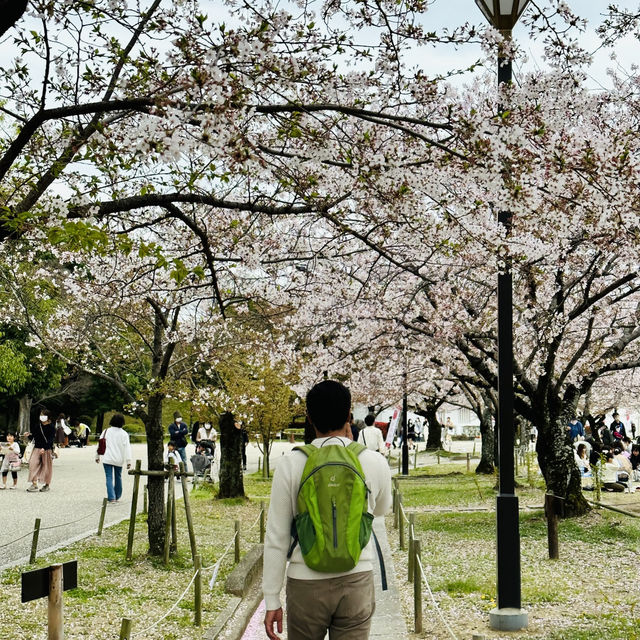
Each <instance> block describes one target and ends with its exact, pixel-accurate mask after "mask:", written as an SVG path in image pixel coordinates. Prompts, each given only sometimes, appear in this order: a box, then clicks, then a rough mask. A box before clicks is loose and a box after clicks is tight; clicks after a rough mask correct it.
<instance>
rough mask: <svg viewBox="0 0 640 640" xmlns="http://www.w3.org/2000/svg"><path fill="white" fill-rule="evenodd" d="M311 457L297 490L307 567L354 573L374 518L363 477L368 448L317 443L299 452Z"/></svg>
mask: <svg viewBox="0 0 640 640" xmlns="http://www.w3.org/2000/svg"><path fill="white" fill-rule="evenodd" d="M295 449H297V450H298V451H302V453H304V454H305V455H306V456H307V462H306V464H305V466H304V471H303V472H302V478H301V480H300V488H299V490H298V498H297V504H298V515H297V516H296V517H295V520H294V522H293V524H292V536H293V540H294V541H293V545H292V546H291V549H290V550H289V556H291V553H292V552H293V548H294V547H295V544H296V541H297V542H298V543H299V544H300V551H301V552H302V557H303V559H304V561H305V564H306V565H307V566H308V567H309V568H311V569H313V570H314V571H322V572H326V573H341V572H344V571H349V570H351V569H353V568H354V567H355V566H356V564H358V560H359V559H360V553H361V552H362V550H363V549H364V547H365V546H366V545H367V543H368V542H369V538H370V537H371V529H372V524H373V515H372V514H370V513H369V504H368V500H367V496H368V494H369V489H368V488H367V485H366V484H365V478H364V473H363V471H362V467H361V465H360V461H359V460H358V456H359V455H360V454H361V453H362V451H364V450H365V449H366V447H364V446H362V445H361V444H358V443H357V442H351V443H350V444H349V445H348V446H344V445H343V446H340V445H337V444H329V445H327V446H322V447H319V448H318V447H315V446H314V445H312V444H308V445H305V446H303V447H295Z"/></svg>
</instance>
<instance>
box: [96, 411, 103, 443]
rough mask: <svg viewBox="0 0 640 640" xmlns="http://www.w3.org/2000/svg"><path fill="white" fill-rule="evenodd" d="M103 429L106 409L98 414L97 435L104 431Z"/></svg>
mask: <svg viewBox="0 0 640 640" xmlns="http://www.w3.org/2000/svg"><path fill="white" fill-rule="evenodd" d="M103 429H104V411H101V412H100V413H99V414H98V415H97V416H96V437H97V436H99V435H100V434H101V433H102V430H103Z"/></svg>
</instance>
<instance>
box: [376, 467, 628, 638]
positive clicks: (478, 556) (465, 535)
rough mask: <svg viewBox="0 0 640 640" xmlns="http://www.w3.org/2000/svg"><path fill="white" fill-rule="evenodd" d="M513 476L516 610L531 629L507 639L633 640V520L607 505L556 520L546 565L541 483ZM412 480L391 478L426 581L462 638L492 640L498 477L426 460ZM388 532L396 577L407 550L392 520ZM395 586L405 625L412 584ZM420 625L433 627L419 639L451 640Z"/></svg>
mask: <svg viewBox="0 0 640 640" xmlns="http://www.w3.org/2000/svg"><path fill="white" fill-rule="evenodd" d="M392 468H393V467H392ZM520 473H521V475H520V477H519V478H518V480H519V482H520V484H521V485H522V486H520V488H519V489H518V490H517V493H518V496H519V500H520V506H521V509H520V557H521V586H522V606H523V608H525V609H526V610H527V611H528V612H529V619H530V626H531V627H532V629H533V630H523V631H522V632H514V633H512V634H511V635H510V637H513V638H518V639H519V640H524V639H525V638H526V639H527V640H534V639H535V640H573V639H575V640H596V639H598V640H601V639H603V638H606V639H607V640H629V639H631V640H640V631H639V630H640V618H639V616H638V611H640V580H638V569H637V566H638V565H637V557H638V556H637V552H638V550H639V548H640V520H639V519H634V518H631V517H628V516H625V515H622V514H619V513H615V512H612V511H609V510H605V509H600V510H593V511H591V512H590V513H589V514H587V515H585V516H582V517H579V518H572V519H567V520H560V522H559V545H560V560H550V559H549V558H548V549H547V522H546V519H545V517H544V513H543V510H542V509H541V507H542V505H543V503H544V487H543V486H542V483H541V481H540V479H539V478H538V477H536V479H535V482H534V486H533V487H529V486H527V482H526V480H527V479H526V477H525V475H526V473H527V470H526V467H524V468H523V467H521V469H520ZM411 475H412V479H404V480H403V479H400V480H399V481H398V485H399V490H400V491H401V493H402V501H403V508H404V509H405V512H406V513H409V512H414V513H415V514H416V515H415V531H416V536H417V538H418V539H420V541H421V554H422V563H423V567H424V570H425V576H426V578H427V580H428V582H429V584H430V586H431V589H432V591H433V593H434V596H435V597H436V600H437V601H438V604H439V607H440V609H441V610H442V611H443V615H444V616H445V618H447V619H449V621H450V622H451V620H452V619H453V620H455V621H456V624H457V626H458V632H457V633H458V637H460V638H463V637H471V635H472V633H478V632H482V633H485V635H486V636H487V637H495V632H494V631H492V630H491V629H490V628H489V627H488V615H487V614H488V611H490V610H491V609H492V608H494V607H495V606H496V601H495V598H496V584H495V581H496V566H495V565H496V521H495V502H496V501H495V496H496V490H495V485H496V478H495V477H494V476H488V477H487V476H484V477H483V476H480V477H477V476H476V475H475V474H474V473H467V472H466V462H465V463H462V464H455V463H452V462H447V463H442V464H440V465H437V464H433V465H431V466H430V467H429V468H428V469H426V470H424V469H423V470H418V472H417V473H412V474H411ZM529 507H535V508H529ZM470 509H474V510H470ZM475 509H477V510H475ZM387 530H388V532H389V538H390V541H391V543H392V548H395V551H394V561H395V563H396V571H397V573H398V574H399V575H403V574H404V571H405V566H406V556H407V554H406V551H400V550H398V549H397V546H396V545H397V540H398V534H397V531H396V530H395V529H394V528H393V517H392V516H389V517H388V518H387ZM407 535H408V534H407ZM400 586H401V589H403V590H405V594H404V598H403V603H404V605H405V615H406V617H407V626H408V627H409V628H411V627H412V625H413V611H412V588H413V587H412V585H410V584H409V583H407V582H406V581H404V580H403V581H401V583H400ZM425 606H426V605H425ZM465 612H468V614H469V615H468V617H467V615H465ZM427 619H429V621H430V622H429V623H428V624H429V625H430V626H428V628H425V632H424V635H423V636H422V637H429V638H433V639H434V640H440V639H442V640H444V639H445V638H448V637H449V636H448V634H447V632H446V629H444V628H443V626H442V624H440V623H438V619H437V618H436V617H429V616H427V617H426V618H425V620H427ZM478 619H480V620H485V621H486V628H484V629H478V628H477V627H478ZM465 624H466V625H467V626H465ZM501 637H502V636H501Z"/></svg>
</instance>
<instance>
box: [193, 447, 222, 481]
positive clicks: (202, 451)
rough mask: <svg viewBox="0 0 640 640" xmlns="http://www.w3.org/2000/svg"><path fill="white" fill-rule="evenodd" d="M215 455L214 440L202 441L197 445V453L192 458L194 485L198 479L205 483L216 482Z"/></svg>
mask: <svg viewBox="0 0 640 640" xmlns="http://www.w3.org/2000/svg"><path fill="white" fill-rule="evenodd" d="M215 453H216V443H215V442H213V440H200V442H197V443H196V453H195V455H193V456H191V466H192V468H193V481H194V483H195V482H196V481H197V479H198V478H199V479H201V480H203V481H205V482H214V479H213V475H214V474H213V470H214V463H215Z"/></svg>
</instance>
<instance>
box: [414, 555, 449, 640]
mask: <svg viewBox="0 0 640 640" xmlns="http://www.w3.org/2000/svg"><path fill="white" fill-rule="evenodd" d="M416 562H417V563H418V566H419V567H420V575H421V576H422V579H423V580H424V583H425V584H426V585H427V591H428V592H429V596H431V601H432V602H433V606H434V607H435V610H436V612H437V614H438V615H439V616H440V619H441V620H442V622H443V624H444V626H445V627H446V629H447V631H448V632H449V634H450V635H451V637H452V638H453V640H458V638H457V636H456V634H455V633H454V632H453V629H451V627H450V626H449V623H448V622H447V621H446V619H445V617H444V615H443V614H442V611H441V610H440V607H439V606H438V603H437V602H436V599H435V597H434V595H433V591H431V586H430V585H429V581H428V580H427V576H426V575H425V574H424V568H423V566H422V561H421V559H420V558H419V557H416Z"/></svg>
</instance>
